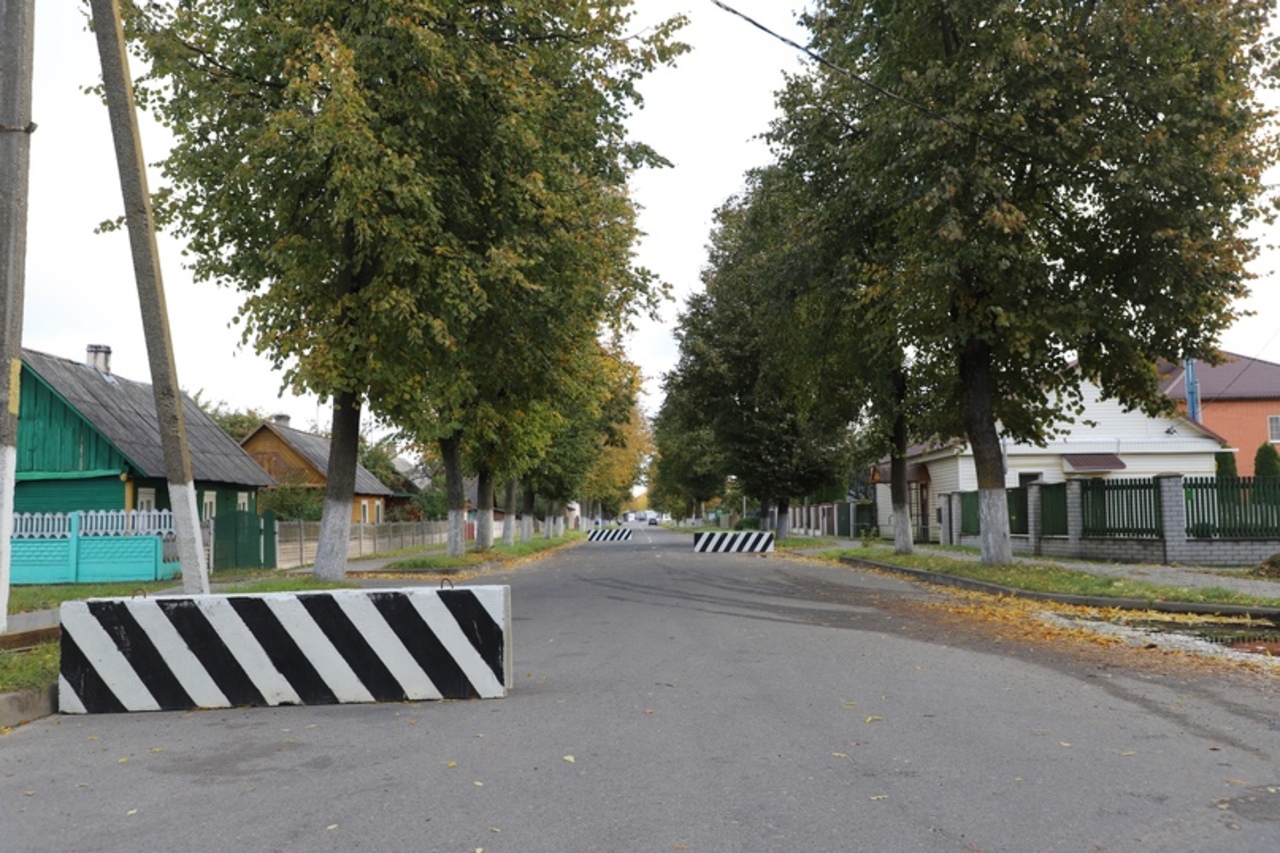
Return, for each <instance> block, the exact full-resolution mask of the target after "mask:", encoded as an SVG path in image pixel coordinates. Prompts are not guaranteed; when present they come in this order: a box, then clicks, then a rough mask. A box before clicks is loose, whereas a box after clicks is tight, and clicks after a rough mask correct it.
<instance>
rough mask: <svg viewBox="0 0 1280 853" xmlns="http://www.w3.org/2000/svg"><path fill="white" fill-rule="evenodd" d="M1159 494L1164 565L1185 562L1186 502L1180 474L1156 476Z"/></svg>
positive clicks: (1186, 551)
mask: <svg viewBox="0 0 1280 853" xmlns="http://www.w3.org/2000/svg"><path fill="white" fill-rule="evenodd" d="M1155 479H1156V489H1157V490H1158V491H1159V493H1160V535H1161V536H1162V537H1163V539H1164V562H1165V565H1170V564H1173V563H1183V562H1186V559H1187V555H1188V549H1187V501H1186V497H1185V494H1184V492H1183V486H1182V475H1181V474H1157V475H1156V478H1155Z"/></svg>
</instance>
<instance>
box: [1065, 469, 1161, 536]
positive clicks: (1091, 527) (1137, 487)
mask: <svg viewBox="0 0 1280 853" xmlns="http://www.w3.org/2000/svg"><path fill="white" fill-rule="evenodd" d="M1080 509H1081V514H1082V515H1083V522H1084V530H1083V533H1084V535H1085V536H1086V537H1106V536H1127V537H1152V538H1159V537H1160V536H1162V535H1163V523H1162V521H1161V516H1160V491H1159V488H1158V487H1157V485H1156V481H1155V480H1152V479H1146V478H1142V479H1132V480H1086V481H1085V482H1083V483H1081V490H1080Z"/></svg>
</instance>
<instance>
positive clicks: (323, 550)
mask: <svg viewBox="0 0 1280 853" xmlns="http://www.w3.org/2000/svg"><path fill="white" fill-rule="evenodd" d="M350 541H351V502H350V501H342V500H337V499H335V498H331V497H329V496H328V495H326V496H325V499H324V510H323V512H322V513H321V515H320V541H319V542H318V543H317V544H316V563H315V572H314V574H315V576H316V577H317V578H319V579H320V580H342V579H343V578H345V577H346V576H347V549H348V548H349V546H350Z"/></svg>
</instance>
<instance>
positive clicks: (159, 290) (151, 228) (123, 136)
mask: <svg viewBox="0 0 1280 853" xmlns="http://www.w3.org/2000/svg"><path fill="white" fill-rule="evenodd" d="M90 6H91V7H92V9H93V28H94V31H95V32H96V33H97V37H98V56H99V57H100V58H101V60H102V82H103V86H104V88H105V90H106V93H107V112H108V113H109V114H110V116H111V136H112V138H113V139H114V140H115V145H116V162H117V164H118V166H119V169H120V191H121V193H123V195H124V209H125V219H126V221H127V223H128V226H129V247H130V249H131V250H132V253H133V271H134V277H135V278H136V279H137V283H138V301H139V303H140V304H141V307H142V329H143V333H144V334H145V336H146V339H147V358H148V360H149V361H150V362H151V387H152V388H153V389H154V391H155V396H156V418H157V420H158V421H159V425H160V441H161V443H162V444H163V446H164V469H165V471H164V472H165V478H166V479H167V480H168V481H169V503H170V506H171V507H172V508H173V526H174V532H175V533H176V534H177V537H178V559H179V560H180V561H181V563H182V588H183V591H185V592H187V593H192V594H198V593H207V592H208V591H209V572H208V569H207V567H206V566H205V559H204V548H203V547H202V544H201V542H200V516H199V508H198V507H197V506H196V489H195V484H194V483H193V482H192V478H191V455H190V453H189V452H188V451H187V430H186V424H185V423H184V421H183V416H182V392H181V390H180V389H179V387H178V369H177V366H176V365H175V363H174V360H173V343H172V341H171V340H170V337H169V313H168V310H167V309H166V308H165V301H164V282H163V281H162V280H161V277H160V253H159V250H158V249H157V248H156V230H155V219H154V217H153V216H152V212H151V194H150V192H149V191H148V190H147V170H146V162H145V161H144V160H143V158H142V139H141V137H140V136H139V134H138V117H137V112H136V110H135V109H134V102H133V81H132V78H131V77H130V76H129V57H128V54H127V53H126V52H125V44H124V30H123V28H122V27H121V24H120V7H119V4H118V3H117V2H116V0H92V2H91V3H90Z"/></svg>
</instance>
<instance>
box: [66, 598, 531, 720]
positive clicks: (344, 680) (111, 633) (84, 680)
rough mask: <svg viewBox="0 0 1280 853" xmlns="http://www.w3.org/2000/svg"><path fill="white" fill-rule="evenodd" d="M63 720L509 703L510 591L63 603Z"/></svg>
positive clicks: (150, 599) (138, 599)
mask: <svg viewBox="0 0 1280 853" xmlns="http://www.w3.org/2000/svg"><path fill="white" fill-rule="evenodd" d="M61 620H62V668H61V673H60V677H59V680H58V704H59V710H61V711H62V712H63V713H67V714H83V713H102V712H119V711H157V710H186V709H191V708H228V707H238V706H246V705H325V704H337V703H348V702H397V701H405V700H422V699H476V698H480V699H489V698H499V697H503V696H506V694H507V690H508V689H509V688H510V686H511V684H512V675H511V667H512V662H511V644H510V637H511V591H510V587H506V586H477V587H459V588H458V589H442V590H435V589H393V590H332V591H328V592H314V593H309V592H308V593H265V594H258V595H196V596H177V597H161V598H135V599H115V598H102V599H90V600H88V601H70V602H66V603H64V604H63V605H62V610H61Z"/></svg>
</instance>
